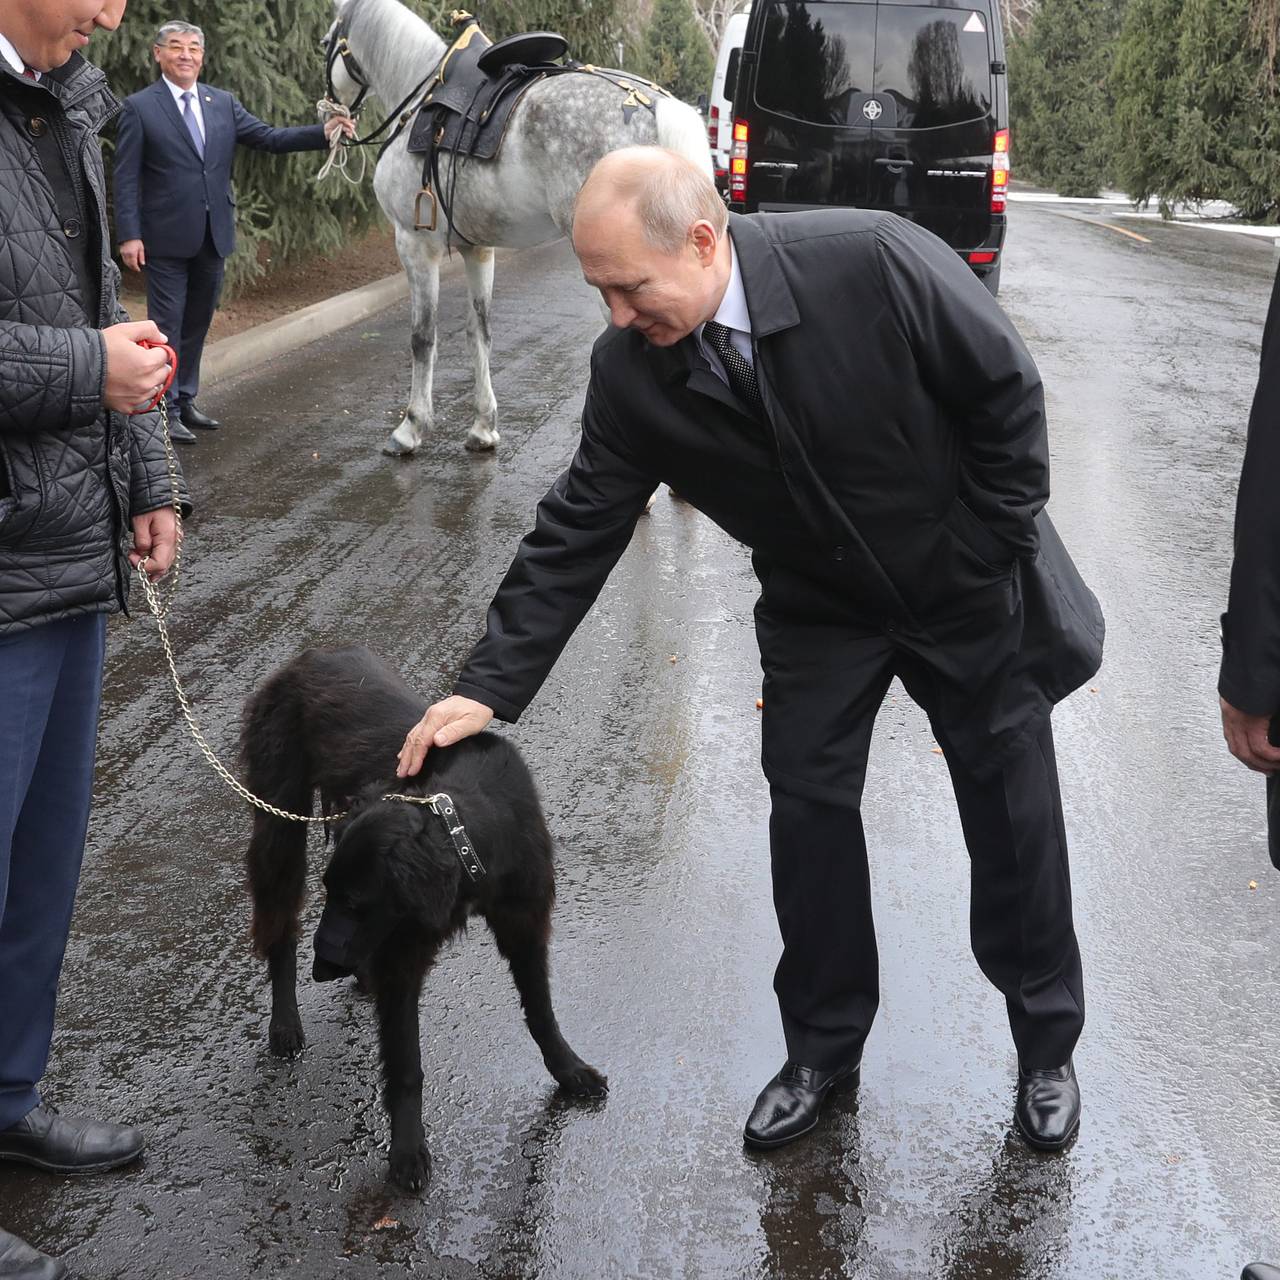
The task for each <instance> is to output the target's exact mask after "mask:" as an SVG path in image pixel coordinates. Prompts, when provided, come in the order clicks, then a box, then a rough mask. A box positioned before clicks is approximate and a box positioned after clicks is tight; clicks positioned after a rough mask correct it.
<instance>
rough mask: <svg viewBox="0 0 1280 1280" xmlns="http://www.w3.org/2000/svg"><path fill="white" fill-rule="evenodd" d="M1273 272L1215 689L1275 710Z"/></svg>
mask: <svg viewBox="0 0 1280 1280" xmlns="http://www.w3.org/2000/svg"><path fill="white" fill-rule="evenodd" d="M1278 495H1280V275H1277V277H1276V283H1275V286H1274V287H1273V289H1272V293H1271V307H1270V309H1269V310H1268V312H1267V322H1266V325H1265V327H1264V328H1263V331H1262V366H1261V371H1260V372H1259V375H1258V386H1257V390H1256V391H1255V392H1254V396H1253V410H1252V412H1251V413H1250V414H1249V438H1248V443H1247V444H1246V445H1245V451H1244V466H1243V468H1242V470H1241V473H1240V490H1239V494H1238V496H1237V498H1236V528H1235V560H1234V562H1233V563H1232V566H1231V594H1230V597H1229V598H1228V601H1227V612H1226V613H1225V614H1224V615H1223V618H1222V671H1221V675H1220V677H1219V680H1218V692H1219V693H1220V694H1221V695H1222V696H1223V697H1224V698H1225V699H1226V700H1227V701H1228V702H1229V703H1231V705H1232V706H1233V707H1236V708H1237V709H1239V710H1240V711H1245V712H1248V713H1249V714H1250V715H1258V716H1264V715H1265V716H1274V715H1276V714H1277V713H1278V712H1280V496H1278Z"/></svg>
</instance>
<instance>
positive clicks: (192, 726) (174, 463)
mask: <svg viewBox="0 0 1280 1280" xmlns="http://www.w3.org/2000/svg"><path fill="white" fill-rule="evenodd" d="M156 407H157V408H158V409H159V410H160V421H161V423H162V424H163V426H164V452H165V460H166V461H167V462H168V465H169V488H170V492H171V493H172V495H173V515H174V520H175V521H176V522H177V543H176V545H175V549H174V553H173V568H172V569H171V570H170V571H169V572H170V588H169V591H168V594H167V595H165V594H162V592H161V590H160V588H159V587H158V586H157V585H156V584H155V583H154V582H152V581H151V579H150V578H149V577H148V576H147V563H148V561H149V560H150V556H146V557H144V558H143V559H142V560H141V561H139V563H138V566H137V573H138V579H139V581H140V582H141V583H142V593H143V595H145V596H146V598H147V606H148V608H149V609H150V610H151V616H152V617H153V618H155V620H156V629H157V630H158V631H159V633H160V644H161V646H162V647H163V648H164V657H165V661H166V662H167V663H168V664H169V674H170V676H172V677H173V691H174V693H175V694H176V695H177V697H178V706H179V707H180V708H181V709H182V718H183V719H184V720H185V721H186V722H187V728H188V729H189V730H190V732H191V736H192V737H193V738H194V739H195V743H196V746H198V747H199V748H200V753H201V754H202V755H203V756H204V758H205V759H206V760H207V761H208V762H209V767H210V768H211V769H212V770H213V771H214V773H216V774H217V775H218V777H220V778H221V779H222V780H223V782H225V783H226V784H227V786H229V787H230V788H231V790H232V791H234V792H235V793H236V795H238V796H239V797H240V798H241V799H242V800H246V801H248V802H249V804H251V805H253V806H254V808H256V809H261V810H262V812H263V813H269V814H271V815H272V816H273V817H276V818H285V819H287V820H288V821H290V822H310V823H322V822H336V821H337V820H338V819H339V818H345V817H346V813H345V812H343V813H327V814H324V815H323V816H322V817H319V818H316V817H312V816H311V815H310V814H304V813H290V812H289V811H288V810H287V809H280V808H277V807H276V806H275V805H273V804H268V803H267V801H265V800H263V799H261V798H260V797H259V796H255V795H254V794H253V792H252V791H250V790H249V788H248V787H246V786H245V785H244V784H243V783H242V782H240V781H239V779H237V778H236V777H235V775H234V774H233V773H232V772H231V770H230V769H228V768H227V766H226V765H225V764H223V763H222V761H221V760H220V759H219V758H218V753H217V752H216V751H214V749H213V748H212V747H211V746H210V745H209V743H208V740H207V739H206V738H205V736H204V734H203V733H202V732H201V731H200V726H199V724H198V723H197V722H196V717H195V712H194V711H193V710H192V709H191V701H190V699H189V698H188V697H187V694H186V691H185V690H184V689H183V687H182V680H181V678H180V677H179V675H178V664H177V662H176V660H175V659H174V656H173V644H172V642H171V641H170V639H169V626H168V621H167V619H168V616H169V610H170V609H171V608H172V607H173V601H174V598H175V597H176V596H177V594H178V571H179V569H180V567H181V563H182V538H183V529H182V495H181V493H180V492H179V486H178V459H177V456H176V455H175V453H174V451H173V441H172V440H170V439H169V406H168V404H167V403H166V402H165V401H164V400H161V401H160V403H159V404H158V405H157V406H156Z"/></svg>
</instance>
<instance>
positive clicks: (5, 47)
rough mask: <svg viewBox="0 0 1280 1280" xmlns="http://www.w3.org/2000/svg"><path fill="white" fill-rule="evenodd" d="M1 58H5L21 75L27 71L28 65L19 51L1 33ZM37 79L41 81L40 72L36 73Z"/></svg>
mask: <svg viewBox="0 0 1280 1280" xmlns="http://www.w3.org/2000/svg"><path fill="white" fill-rule="evenodd" d="M0 58H3V59H4V60H5V61H6V62H7V63H8V64H9V65H10V66H11V67H12V68H13V69H14V70H15V71H16V72H17V73H18V74H19V75H21V74H22V73H23V72H24V71H25V70H26V69H27V64H26V63H25V62H23V60H22V58H21V56H20V55H19V53H18V51H17V49H15V48H14V47H13V45H11V44H10V43H9V41H8V40H6V39H5V36H4V33H3V32H0ZM35 75H36V79H37V80H39V79H40V72H38V71H37V72H36V73H35Z"/></svg>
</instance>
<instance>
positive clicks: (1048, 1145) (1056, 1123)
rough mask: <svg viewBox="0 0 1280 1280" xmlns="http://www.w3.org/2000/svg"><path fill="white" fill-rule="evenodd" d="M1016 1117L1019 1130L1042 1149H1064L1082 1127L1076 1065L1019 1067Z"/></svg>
mask: <svg viewBox="0 0 1280 1280" xmlns="http://www.w3.org/2000/svg"><path fill="white" fill-rule="evenodd" d="M1013 1118H1014V1120H1015V1121H1016V1123H1017V1125H1018V1131H1019V1132H1020V1133H1021V1134H1022V1136H1023V1137H1024V1138H1026V1140H1027V1141H1028V1142H1029V1143H1030V1144H1031V1145H1032V1146H1033V1147H1036V1148H1038V1149H1039V1150H1041V1151H1061V1150H1062V1148H1063V1147H1065V1146H1066V1145H1067V1143H1068V1142H1070V1141H1071V1139H1072V1138H1073V1137H1074V1136H1075V1132H1076V1130H1077V1129H1078V1128H1079V1127H1080V1086H1079V1084H1077V1083H1076V1069H1075V1067H1074V1066H1073V1065H1072V1064H1071V1063H1070V1062H1068V1063H1067V1065H1066V1066H1065V1067H1034V1068H1022V1067H1020V1068H1019V1069H1018V1105H1017V1106H1016V1107H1015V1108H1014V1112H1013Z"/></svg>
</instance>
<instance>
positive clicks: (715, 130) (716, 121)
mask: <svg viewBox="0 0 1280 1280" xmlns="http://www.w3.org/2000/svg"><path fill="white" fill-rule="evenodd" d="M707 141H708V142H709V143H710V144H711V150H712V151H714V150H715V149H716V148H717V147H718V146H719V145H720V108H719V107H712V108H711V113H710V115H708V116H707Z"/></svg>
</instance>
